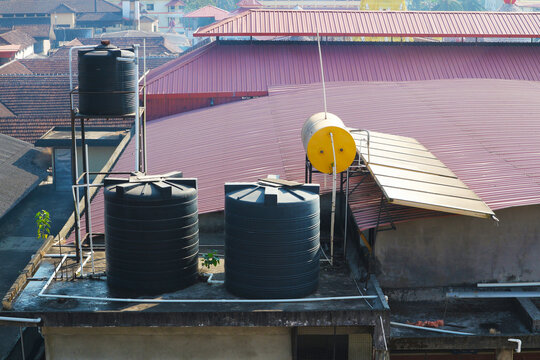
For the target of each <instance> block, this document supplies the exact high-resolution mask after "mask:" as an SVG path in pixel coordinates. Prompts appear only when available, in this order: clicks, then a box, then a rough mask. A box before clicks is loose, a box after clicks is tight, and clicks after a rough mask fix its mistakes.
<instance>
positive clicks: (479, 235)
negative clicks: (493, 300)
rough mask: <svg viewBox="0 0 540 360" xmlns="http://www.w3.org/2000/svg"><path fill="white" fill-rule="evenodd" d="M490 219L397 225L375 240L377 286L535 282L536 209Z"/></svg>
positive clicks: (539, 274) (539, 211) (539, 230)
mask: <svg viewBox="0 0 540 360" xmlns="http://www.w3.org/2000/svg"><path fill="white" fill-rule="evenodd" d="M496 215H497V217H498V218H499V219H500V223H499V226H496V224H495V223H494V222H493V221H491V220H486V219H477V218H472V217H466V216H445V217H441V218H434V219H424V220H416V221H411V222H407V223H404V224H397V230H396V231H385V232H381V233H379V234H378V235H377V241H376V244H375V255H376V258H377V260H378V262H379V268H378V270H379V271H380V274H378V276H377V278H378V279H379V282H380V283H381V286H383V287H389V288H401V287H424V286H426V287H429V286H448V285H460V284H475V283H477V282H486V281H499V282H502V281H538V279H539V278H540V261H538V254H540V241H539V240H540V205H534V206H522V207H515V208H509V209H504V210H500V211H497V212H496Z"/></svg>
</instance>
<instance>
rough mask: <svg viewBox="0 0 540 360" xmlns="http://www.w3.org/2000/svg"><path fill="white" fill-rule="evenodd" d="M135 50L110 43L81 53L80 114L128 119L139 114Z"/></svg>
mask: <svg viewBox="0 0 540 360" xmlns="http://www.w3.org/2000/svg"><path fill="white" fill-rule="evenodd" d="M134 60H135V54H134V52H133V50H132V49H119V48H117V47H116V46H112V45H110V44H109V42H108V41H106V40H104V41H102V43H101V45H98V46H96V47H95V48H94V49H90V50H79V112H80V113H81V114H84V115H110V116H114V115H117V116H119V115H128V114H134V113H135V111H136V103H135V101H136V98H137V97H136V95H135V91H136V90H137V79H136V78H135V75H136V74H135V71H136V68H135V61H134Z"/></svg>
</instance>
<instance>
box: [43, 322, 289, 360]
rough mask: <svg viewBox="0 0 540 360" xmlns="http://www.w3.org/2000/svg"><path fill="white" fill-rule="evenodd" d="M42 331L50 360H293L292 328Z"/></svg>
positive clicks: (48, 328) (65, 328)
mask: <svg viewBox="0 0 540 360" xmlns="http://www.w3.org/2000/svg"><path fill="white" fill-rule="evenodd" d="M42 330H43V336H44V338H45V353H46V355H47V359H49V360H62V359H69V360H71V359H79V360H84V359H132V360H135V359H145V360H146V359H189V360H197V359H201V360H212V359H238V360H240V359H280V360H286V359H291V358H292V355H291V353H292V351H291V330H290V329H289V328H275V327H267V328H237V327H200V328H175V327H167V328H157V327H145V328H128V327H114V328H113V327H106V328H72V327H62V328H50V327H44V328H43V329H42Z"/></svg>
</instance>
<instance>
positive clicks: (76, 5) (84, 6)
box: [0, 0, 122, 14]
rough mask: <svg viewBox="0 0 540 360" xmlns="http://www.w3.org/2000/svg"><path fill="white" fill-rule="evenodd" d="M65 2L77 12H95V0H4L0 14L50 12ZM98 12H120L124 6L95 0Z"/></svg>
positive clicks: (0, 2) (1, 3)
mask: <svg viewBox="0 0 540 360" xmlns="http://www.w3.org/2000/svg"><path fill="white" fill-rule="evenodd" d="M61 4H65V5H66V6H68V7H69V8H71V9H73V10H74V11H75V12H76V13H78V14H80V13H85V12H94V1H90V0H3V1H0V14H27V13H31V14H50V13H51V12H52V11H53V9H55V8H56V7H58V6H59V5H61ZM95 5H96V6H97V12H120V11H122V8H121V7H119V6H117V5H114V4H111V3H110V2H108V1H105V0H95Z"/></svg>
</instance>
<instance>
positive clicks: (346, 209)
mask: <svg viewBox="0 0 540 360" xmlns="http://www.w3.org/2000/svg"><path fill="white" fill-rule="evenodd" d="M348 208H349V168H347V179H346V182H345V227H344V228H345V230H344V233H343V257H344V258H345V259H346V258H347V224H348V221H347V220H348V218H347V215H348V210H349V209H348Z"/></svg>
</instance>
